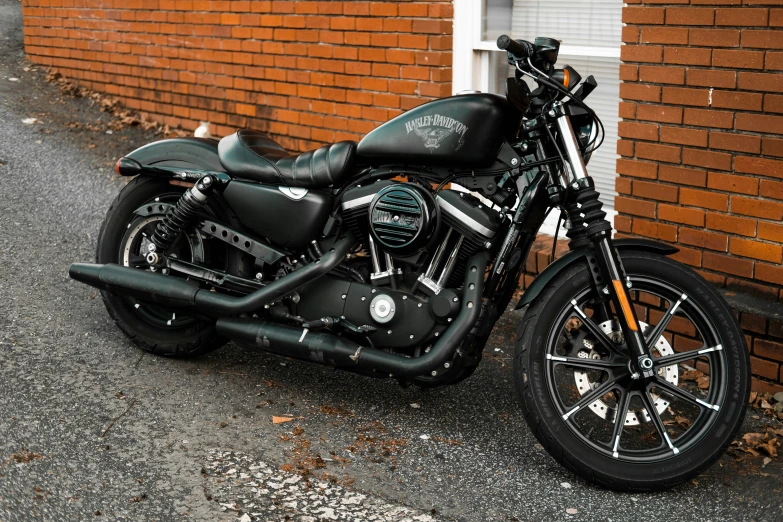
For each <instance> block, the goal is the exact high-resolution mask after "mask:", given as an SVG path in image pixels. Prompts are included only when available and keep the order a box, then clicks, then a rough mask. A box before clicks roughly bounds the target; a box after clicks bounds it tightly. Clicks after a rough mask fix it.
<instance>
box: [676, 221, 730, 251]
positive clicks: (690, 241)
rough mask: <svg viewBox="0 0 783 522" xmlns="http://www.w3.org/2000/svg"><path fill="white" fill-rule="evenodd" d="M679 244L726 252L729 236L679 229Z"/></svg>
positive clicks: (691, 229)
mask: <svg viewBox="0 0 783 522" xmlns="http://www.w3.org/2000/svg"><path fill="white" fill-rule="evenodd" d="M679 242H680V243H683V244H685V245H691V246H696V247H700V248H707V249H710V250H717V251H719V252H726V251H727V250H728V245H729V236H727V235H725V234H716V233H714V232H706V231H704V230H696V229H693V228H684V227H683V228H680V235H679Z"/></svg>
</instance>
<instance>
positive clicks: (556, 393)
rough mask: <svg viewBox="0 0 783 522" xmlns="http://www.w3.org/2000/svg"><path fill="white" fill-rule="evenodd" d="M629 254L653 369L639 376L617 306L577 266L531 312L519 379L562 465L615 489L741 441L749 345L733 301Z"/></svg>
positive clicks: (539, 432)
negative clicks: (738, 435)
mask: <svg viewBox="0 0 783 522" xmlns="http://www.w3.org/2000/svg"><path fill="white" fill-rule="evenodd" d="M621 259H622V262H623V265H624V267H625V271H626V273H627V275H628V276H629V278H630V281H631V284H632V291H631V297H632V299H633V301H634V305H635V307H636V309H637V315H638V317H639V321H640V323H641V324H640V326H641V329H642V330H643V332H644V335H645V337H646V339H647V342H648V344H650V343H651V342H652V344H653V346H654V348H653V349H652V352H653V353H652V358H653V361H654V364H655V372H654V376H653V377H652V378H651V379H644V378H643V377H640V376H639V375H638V374H635V373H634V372H633V371H632V369H631V367H630V365H629V361H630V354H629V351H628V349H627V346H626V344H625V341H624V339H623V335H622V331H621V329H620V327H619V323H618V321H617V319H616V314H615V312H614V309H613V306H612V305H611V303H609V301H608V299H607V298H606V296H604V295H600V294H599V293H598V292H596V291H595V289H594V286H593V282H592V278H591V276H590V273H589V269H588V266H587V264H586V263H585V264H581V263H580V264H578V265H574V266H571V267H569V268H568V269H566V270H565V271H564V272H563V273H561V274H559V275H558V276H557V277H555V278H554V279H553V280H552V281H551V282H550V284H549V285H548V286H547V288H546V289H545V290H544V291H543V292H542V294H541V296H540V297H539V298H538V299H537V300H536V301H535V302H534V303H532V304H531V305H530V307H529V309H528V310H527V312H526V313H525V317H524V319H523V322H522V324H521V325H520V331H519V336H518V341H517V344H516V348H515V357H514V378H515V384H516V389H517V392H518V395H519V398H520V400H521V404H522V409H523V412H524V413H525V417H526V420H527V422H528V424H529V426H530V428H531V429H532V430H533V433H534V434H535V436H536V438H538V440H539V442H541V444H542V445H543V446H544V448H546V450H547V451H548V452H549V453H550V455H552V456H553V457H554V458H555V459H556V460H557V461H558V462H560V463H561V464H563V465H564V466H565V467H567V468H568V469H570V470H572V471H573V472H575V473H577V474H579V475H580V476H582V477H583V478H585V479H587V480H589V481H592V482H596V483H598V484H600V485H603V486H605V487H609V488H611V489H615V490H622V491H649V490H658V489H663V488H667V487H670V486H673V485H675V484H678V483H681V482H683V481H686V480H688V479H689V478H691V477H694V476H695V475H697V474H699V473H701V472H702V471H704V470H705V469H706V468H707V467H709V466H710V465H711V464H713V463H714V462H715V461H716V460H717V459H718V458H720V456H721V455H722V454H723V452H724V451H725V450H726V448H727V447H728V445H729V444H730V443H731V441H732V440H733V439H734V436H735V435H736V433H737V430H738V429H739V428H740V426H741V424H742V419H743V417H744V414H745V409H746V407H747V402H748V394H749V393H750V375H749V359H748V352H747V349H746V347H745V341H744V336H743V335H742V331H741V330H740V328H739V325H738V324H737V321H736V320H735V318H734V315H733V314H732V312H731V310H730V309H729V307H728V305H727V304H726V302H725V300H724V299H723V298H722V297H721V296H720V294H718V293H717V292H716V291H715V289H714V288H713V287H712V286H711V285H710V284H709V283H707V282H706V281H705V280H704V279H702V278H701V277H699V275H698V274H696V273H695V272H694V271H692V270H690V269H689V268H687V267H685V266H683V265H682V264H680V263H677V262H675V261H673V260H671V259H668V258H666V257H663V256H660V255H656V254H651V253H646V252H622V253H621ZM652 337H655V339H652V341H651V338H652Z"/></svg>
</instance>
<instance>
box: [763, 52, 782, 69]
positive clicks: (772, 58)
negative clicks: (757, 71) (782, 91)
mask: <svg viewBox="0 0 783 522" xmlns="http://www.w3.org/2000/svg"><path fill="white" fill-rule="evenodd" d="M766 58H767V61H766V64H765V65H764V68H765V69H768V70H778V71H780V70H783V53H772V52H767V53H766Z"/></svg>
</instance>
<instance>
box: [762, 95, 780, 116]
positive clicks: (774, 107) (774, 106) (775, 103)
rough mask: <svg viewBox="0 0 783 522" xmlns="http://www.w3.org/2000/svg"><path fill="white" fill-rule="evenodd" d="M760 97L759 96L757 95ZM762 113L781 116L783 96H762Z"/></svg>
mask: <svg viewBox="0 0 783 522" xmlns="http://www.w3.org/2000/svg"><path fill="white" fill-rule="evenodd" d="M758 96H761V95H758ZM764 111H765V112H777V113H780V114H783V96H781V95H778V94H767V95H765V96H764Z"/></svg>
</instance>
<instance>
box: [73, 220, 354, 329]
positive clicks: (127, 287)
mask: <svg viewBox="0 0 783 522" xmlns="http://www.w3.org/2000/svg"><path fill="white" fill-rule="evenodd" d="M355 243H356V240H355V239H354V237H353V235H351V234H350V233H347V234H346V235H344V236H342V237H341V238H340V239H338V240H337V241H335V243H334V245H333V246H332V248H331V249H329V251H328V252H326V253H325V254H324V255H323V256H322V257H321V258H320V259H318V260H316V261H315V262H313V263H310V264H307V265H304V266H303V267H301V268H299V269H298V270H295V271H293V272H291V273H290V274H288V275H286V276H285V277H281V278H280V279H278V280H277V281H274V282H272V283H269V284H268V285H266V286H265V287H263V288H259V289H258V290H256V291H254V292H251V293H249V294H247V295H245V296H242V297H232V296H229V295H224V294H219V293H217V292H210V291H209V290H208V289H205V288H199V287H198V286H195V285H194V284H193V283H190V282H188V281H186V280H184V279H180V278H177V277H171V276H165V275H162V274H156V273H153V272H148V271H146V270H138V269H135V268H129V267H125V266H120V265H116V264H113V263H109V264H106V265H97V264H91V263H74V264H72V265H71V267H70V269H69V270H68V274H69V275H70V276H71V278H73V279H75V280H77V281H81V282H82V283H86V284H88V285H90V286H92V287H95V288H99V289H101V290H107V291H109V292H112V293H115V294H118V295H126V296H129V297H134V298H136V299H138V300H140V301H146V302H150V303H154V304H159V305H163V306H168V307H173V308H178V309H181V310H187V309H196V310H199V311H200V312H202V313H204V314H207V315H210V316H214V317H219V316H223V315H239V314H243V313H250V312H254V311H256V310H258V309H260V308H263V306H264V305H266V304H269V303H271V302H273V301H276V300H278V299H280V298H281V297H283V296H285V295H287V294H289V293H291V292H293V291H294V290H296V289H297V288H299V287H301V286H303V285H305V284H307V283H309V282H311V281H313V280H315V279H317V278H318V277H321V276H322V275H324V274H326V273H327V272H329V271H330V270H332V269H333V268H335V267H336V266H337V265H339V264H340V263H341V262H342V261H343V260H344V259H345V256H346V255H347V254H348V253H349V252H350V250H351V248H353V246H354V244H355Z"/></svg>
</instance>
